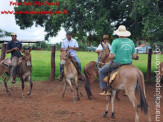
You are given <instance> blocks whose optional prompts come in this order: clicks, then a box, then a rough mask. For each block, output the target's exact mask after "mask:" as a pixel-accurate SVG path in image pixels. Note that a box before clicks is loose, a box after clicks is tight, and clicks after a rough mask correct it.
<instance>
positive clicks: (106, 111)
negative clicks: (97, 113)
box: [102, 96, 110, 118]
mask: <svg viewBox="0 0 163 122" xmlns="http://www.w3.org/2000/svg"><path fill="white" fill-rule="evenodd" d="M106 99H107V105H106V108H105V112H104V113H103V115H102V117H103V118H105V117H106V116H107V115H108V109H109V102H110V96H106Z"/></svg>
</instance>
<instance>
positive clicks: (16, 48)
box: [6, 47, 19, 54]
mask: <svg viewBox="0 0 163 122" xmlns="http://www.w3.org/2000/svg"><path fill="white" fill-rule="evenodd" d="M14 50H19V48H18V47H15V48H12V49H10V50H6V53H7V54H8V53H11V52H12V51H14Z"/></svg>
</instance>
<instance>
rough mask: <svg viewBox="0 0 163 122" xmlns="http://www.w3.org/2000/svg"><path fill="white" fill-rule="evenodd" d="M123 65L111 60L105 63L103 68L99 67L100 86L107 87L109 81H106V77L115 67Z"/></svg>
mask: <svg viewBox="0 0 163 122" xmlns="http://www.w3.org/2000/svg"><path fill="white" fill-rule="evenodd" d="M120 66H122V64H120V63H117V62H113V61H110V62H109V63H107V64H105V65H104V66H103V67H102V68H101V69H99V81H100V88H101V89H107V83H106V82H104V80H103V79H104V78H105V77H106V76H107V75H108V74H109V73H111V72H112V71H113V70H114V69H116V68H118V67H120Z"/></svg>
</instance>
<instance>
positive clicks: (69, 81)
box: [66, 78, 76, 103]
mask: <svg viewBox="0 0 163 122" xmlns="http://www.w3.org/2000/svg"><path fill="white" fill-rule="evenodd" d="M66 81H67V83H68V84H69V85H70V88H71V92H72V97H73V103H75V102H76V101H75V96H74V91H73V87H72V84H71V80H70V79H68V78H66Z"/></svg>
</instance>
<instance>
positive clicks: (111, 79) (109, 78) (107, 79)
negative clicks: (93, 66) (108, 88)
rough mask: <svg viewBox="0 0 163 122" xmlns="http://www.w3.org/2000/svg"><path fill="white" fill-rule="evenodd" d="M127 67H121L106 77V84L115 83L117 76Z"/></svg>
mask: <svg viewBox="0 0 163 122" xmlns="http://www.w3.org/2000/svg"><path fill="white" fill-rule="evenodd" d="M124 67H125V66H121V67H119V68H117V69H115V70H113V71H112V72H111V73H110V74H108V76H106V77H105V78H104V82H106V83H108V84H112V82H113V81H114V79H115V78H116V76H117V74H118V73H119V71H120V70H121V69H123V68H124Z"/></svg>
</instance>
